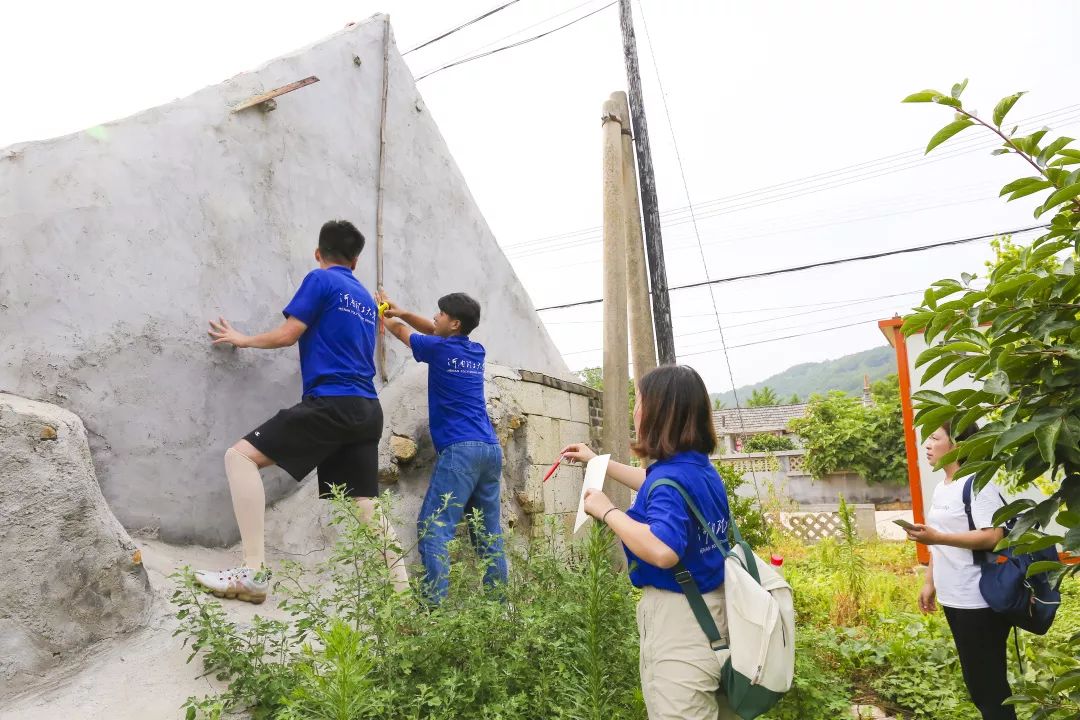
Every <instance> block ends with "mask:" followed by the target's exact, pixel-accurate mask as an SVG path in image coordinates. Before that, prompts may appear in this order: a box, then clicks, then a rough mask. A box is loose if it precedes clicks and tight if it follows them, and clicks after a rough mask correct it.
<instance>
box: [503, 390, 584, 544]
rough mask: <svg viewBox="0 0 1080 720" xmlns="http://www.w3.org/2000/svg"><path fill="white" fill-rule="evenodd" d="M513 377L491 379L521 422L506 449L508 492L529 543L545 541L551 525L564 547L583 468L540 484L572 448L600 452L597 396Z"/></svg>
mask: <svg viewBox="0 0 1080 720" xmlns="http://www.w3.org/2000/svg"><path fill="white" fill-rule="evenodd" d="M517 375H518V378H517V379H515V378H511V377H498V378H496V379H495V384H496V385H498V386H499V388H500V389H501V390H502V391H503V392H504V393H505V394H506V395H508V396H509V397H511V398H513V399H514V400H515V401H516V403H517V405H518V407H519V408H520V411H521V414H522V417H523V420H522V422H521V424H520V427H519V428H518V429H517V430H515V440H514V442H512V443H508V444H507V446H506V452H507V458H508V461H507V472H508V485H510V487H508V488H507V489H508V490H510V492H511V494H512V497H513V498H514V499H515V500H516V502H517V504H518V506H519V508H520V510H521V513H522V515H524V516H525V517H524V518H522V520H524V521H525V522H523V523H522V526H523V529H526V528H527V533H528V536H529V537H530V538H540V537H545V536H546V535H547V534H548V532H549V530H548V527H549V522H551V523H553V526H554V528H555V533H556V537H555V540H556V542H557V543H560V544H561V543H565V542H566V541H568V540H569V539H570V536H571V533H572V531H573V527H574V519H575V517H576V514H577V504H578V497H579V496H580V494H581V484H582V482H584V479H585V471H584V468H583V467H577V466H571V465H562V466H560V467H559V469H558V470H557V471H556V472H555V474H554V475H552V476H551V478H550V479H549V480H548V481H547V482H546V483H545V482H544V481H543V479H544V475H545V474H547V471H548V470H549V469H550V468H551V465H552V463H553V462H555V459H556V458H557V457H558V456H559V452H560V451H561V450H562V449H563V448H564V447H566V446H567V445H569V444H570V443H574V442H583V443H589V444H590V445H592V447H594V448H596V447H598V443H597V440H598V436H599V424H598V422H596V420H595V418H596V416H597V415H598V413H599V410H600V408H601V399H600V393H598V392H597V391H596V390H593V389H592V388H589V387H586V386H584V385H580V384H578V383H574V382H568V381H566V380H561V379H559V378H555V377H551V376H549V375H545V374H543V373H538V372H533V371H529V370H519V371H517ZM515 445H516V447H515ZM546 518H552V519H553V520H552V521H548V520H546Z"/></svg>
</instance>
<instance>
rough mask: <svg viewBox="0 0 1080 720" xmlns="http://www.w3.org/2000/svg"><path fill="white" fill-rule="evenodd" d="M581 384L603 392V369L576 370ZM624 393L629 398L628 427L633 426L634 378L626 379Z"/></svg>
mask: <svg viewBox="0 0 1080 720" xmlns="http://www.w3.org/2000/svg"><path fill="white" fill-rule="evenodd" d="M577 375H578V377H579V378H581V384H582V385H585V386H586V387H591V388H592V389H593V390H596V391H598V392H604V369H603V368H599V367H591V368H585V369H584V370H579V371H578V374H577ZM626 395H627V397H628V398H629V399H630V428H631V429H633V427H634V402H635V401H636V400H637V391H636V389H635V388H634V379H633V378H629V379H627V381H626Z"/></svg>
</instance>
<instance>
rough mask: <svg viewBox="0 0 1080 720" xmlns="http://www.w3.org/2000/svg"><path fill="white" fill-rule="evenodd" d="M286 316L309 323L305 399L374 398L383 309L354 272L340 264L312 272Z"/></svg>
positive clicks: (304, 339) (303, 357)
mask: <svg viewBox="0 0 1080 720" xmlns="http://www.w3.org/2000/svg"><path fill="white" fill-rule="evenodd" d="M282 314H284V315H285V317H294V318H296V319H297V320H300V321H301V322H303V323H304V324H305V325H307V330H305V331H304V334H303V335H301V336H300V374H301V375H302V376H303V378H304V397H327V396H332V395H336V396H341V395H352V396H358V397H366V398H374V397H376V395H375V383H374V381H373V378H374V377H375V328H376V324H377V323H378V317H379V311H378V308H377V307H376V305H375V299H374V298H372V297H371V293H369V292H368V291H367V289H366V288H365V287H364V286H363V285H361V284H360V281H359V280H357V279H356V276H355V275H353V274H352V270H350V269H349V268H347V267H342V266H340V265H335V266H332V267H330V268H327V269H326V270H323V269H322V268H318V269H315V270H312V271H311V272H309V273H308V274H307V277H305V278H304V281H303V282H302V283H300V289H299V290H297V291H296V295H294V296H293V299H292V301H290V302H289V305H288V306H287V307H286V308H285V309H284V310H283V311H282Z"/></svg>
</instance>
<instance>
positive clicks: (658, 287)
mask: <svg viewBox="0 0 1080 720" xmlns="http://www.w3.org/2000/svg"><path fill="white" fill-rule="evenodd" d="M619 24H620V25H621V26H622V37H623V58H624V60H625V61H626V84H627V87H628V88H629V89H630V118H631V121H632V123H633V127H634V144H635V146H636V147H637V161H638V169H639V173H640V179H641V207H642V210H643V215H644V219H645V248H646V251H647V253H648V257H649V279H650V281H651V286H652V311H653V323H654V325H655V326H656V348H657V351H658V354H659V356H660V363H661V364H662V365H673V364H674V363H675V335H674V333H673V331H672V329H671V300H670V299H669V298H668V283H667V269H666V268H665V267H664V243H663V239H662V238H661V236H660V208H659V207H658V206H657V202H656V178H655V175H654V173H653V164H652V150H651V149H650V147H649V127H648V124H647V123H646V122H645V102H644V100H643V99H642V97H641V74H640V73H639V72H638V59H637V40H636V39H635V38H634V17H633V15H632V14H631V12H630V0H619Z"/></svg>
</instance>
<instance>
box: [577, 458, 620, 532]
mask: <svg viewBox="0 0 1080 720" xmlns="http://www.w3.org/2000/svg"><path fill="white" fill-rule="evenodd" d="M610 460H611V455H597V456H596V457H594V458H593V459H592V460H590V461H589V464H588V465H586V466H585V482H584V483H582V485H581V497H580V498H578V505H577V522H575V523H574V532H575V533H576V532H577V531H578V530H580V529H581V526H582V525H584V524H585V521H586V520H588V519H589V516H588V515H586V514H585V491H586V490H588V489H589V488H592V489H594V490H603V489H604V478H605V477H607V466H608V462H609V461H610Z"/></svg>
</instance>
